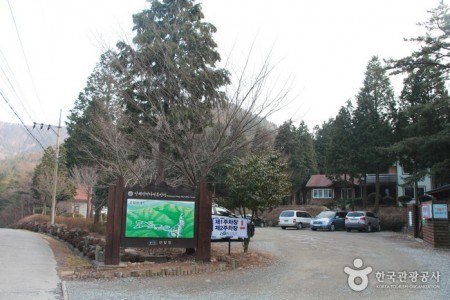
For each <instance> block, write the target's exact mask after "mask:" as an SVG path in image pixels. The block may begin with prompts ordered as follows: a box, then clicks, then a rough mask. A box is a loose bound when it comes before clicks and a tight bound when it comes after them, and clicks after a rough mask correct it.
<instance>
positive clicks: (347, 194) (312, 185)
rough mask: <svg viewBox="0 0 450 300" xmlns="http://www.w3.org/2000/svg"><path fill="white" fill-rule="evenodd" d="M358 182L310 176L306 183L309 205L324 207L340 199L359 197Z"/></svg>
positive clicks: (324, 176)
mask: <svg viewBox="0 0 450 300" xmlns="http://www.w3.org/2000/svg"><path fill="white" fill-rule="evenodd" d="M358 182H359V181H358V180H357V179H354V180H353V183H352V182H350V181H349V180H347V181H345V180H344V179H341V180H332V179H330V178H329V177H328V176H327V175H322V174H320V175H312V176H311V178H310V179H309V180H308V182H307V183H306V189H307V192H306V198H307V201H308V203H309V204H313V205H314V204H315V205H326V204H329V203H332V202H334V201H336V200H340V199H351V198H352V197H360V189H359V187H358Z"/></svg>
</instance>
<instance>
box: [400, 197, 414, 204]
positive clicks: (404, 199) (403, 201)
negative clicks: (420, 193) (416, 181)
mask: <svg viewBox="0 0 450 300" xmlns="http://www.w3.org/2000/svg"><path fill="white" fill-rule="evenodd" d="M411 200H412V198H411V196H406V195H405V196H400V197H398V201H400V203H402V204H406V203H408V202H409V201H411Z"/></svg>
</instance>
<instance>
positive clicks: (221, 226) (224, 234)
mask: <svg viewBox="0 0 450 300" xmlns="http://www.w3.org/2000/svg"><path fill="white" fill-rule="evenodd" d="M247 222H248V221H247V219H245V218H229V217H218V216H213V217H212V225H213V230H212V234H211V239H226V238H228V239H233V238H236V239H237V238H247V237H248V234H247Z"/></svg>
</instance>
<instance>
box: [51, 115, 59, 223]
mask: <svg viewBox="0 0 450 300" xmlns="http://www.w3.org/2000/svg"><path fill="white" fill-rule="evenodd" d="M60 128H61V110H59V123H58V130H57V132H56V158H55V172H54V174H53V194H52V217H51V225H55V215H56V186H57V183H58V163H59V130H60Z"/></svg>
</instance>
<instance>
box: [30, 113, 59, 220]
mask: <svg viewBox="0 0 450 300" xmlns="http://www.w3.org/2000/svg"><path fill="white" fill-rule="evenodd" d="M61 111H62V110H61V109H60V110H59V122H58V127H57V131H55V130H54V129H53V128H52V127H51V125H48V127H47V130H49V129H51V130H52V131H53V132H54V133H55V134H56V156H55V170H54V172H53V192H52V215H51V221H50V223H51V225H55V215H56V187H57V184H58V163H59V130H60V129H61ZM35 127H36V123H34V125H33V128H35ZM43 127H44V124H43V123H41V127H40V129H42V128H43Z"/></svg>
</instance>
